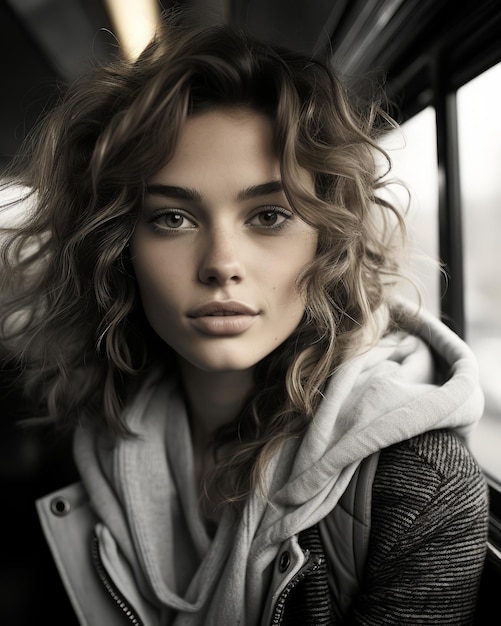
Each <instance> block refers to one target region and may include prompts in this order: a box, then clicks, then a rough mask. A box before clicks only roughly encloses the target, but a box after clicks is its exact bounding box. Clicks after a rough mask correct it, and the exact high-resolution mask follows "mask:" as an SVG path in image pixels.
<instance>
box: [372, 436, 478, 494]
mask: <svg viewBox="0 0 501 626" xmlns="http://www.w3.org/2000/svg"><path fill="white" fill-rule="evenodd" d="M423 475H426V476H427V477H428V478H431V476H435V479H436V480H437V481H440V482H443V481H446V480H448V479H449V478H464V479H467V478H468V477H470V478H472V479H477V480H478V479H480V481H481V482H482V481H483V473H482V470H481V468H480V466H479V465H478V463H477V461H476V459H475V457H474V456H473V454H472V453H471V452H470V450H469V449H468V446H467V444H466V442H465V441H464V439H462V438H461V437H460V436H459V435H458V434H457V433H455V432H454V431H451V430H446V429H442V430H431V431H427V432H425V433H422V434H421V435H418V436H416V437H412V438H411V439H406V440H405V441H401V442H399V443H396V444H394V445H392V446H390V447H388V448H385V449H383V450H381V453H380V459H379V464H378V471H377V473H376V478H377V479H379V480H381V479H385V480H390V481H392V482H395V483H398V482H400V481H403V482H408V481H409V480H410V481H413V480H417V481H419V480H420V479H421V478H422V476H423Z"/></svg>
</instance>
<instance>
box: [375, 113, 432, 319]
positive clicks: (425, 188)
mask: <svg viewBox="0 0 501 626" xmlns="http://www.w3.org/2000/svg"><path fill="white" fill-rule="evenodd" d="M436 144H437V140H436V125H435V111H434V109H433V108H432V107H428V108H426V109H424V110H423V111H421V113H418V114H417V115H415V116H414V117H412V118H411V119H410V120H408V121H407V122H405V123H404V124H402V125H401V127H400V129H399V130H396V131H392V132H390V133H389V134H388V135H387V136H386V137H385V138H384V139H383V141H382V142H381V145H382V147H384V148H385V150H386V151H387V152H388V154H389V156H390V158H391V161H392V172H391V175H390V176H391V177H392V178H397V179H398V180H401V181H402V182H403V183H404V184H405V185H406V187H407V189H408V190H409V193H410V205H409V211H408V213H407V226H408V233H409V240H410V243H411V258H410V266H409V270H410V275H411V277H412V278H413V280H414V282H415V283H416V285H417V287H418V288H419V291H420V293H421V296H422V302H423V305H424V306H425V307H426V308H427V309H428V310H430V311H431V312H432V313H434V314H436V315H440V293H439V292H440V274H439V269H438V264H437V259H438V256H439V253H438V250H439V244H438V226H439V221H438V192H437V190H438V170H437V148H436ZM392 191H393V193H395V195H396V197H397V200H398V204H399V206H400V207H406V206H407V205H408V204H409V195H408V194H407V193H406V192H405V191H404V190H403V189H402V188H400V189H399V187H398V186H396V187H395V188H394V189H392ZM402 292H403V295H405V296H407V297H410V298H412V299H413V300H415V290H414V289H413V288H412V287H411V286H410V285H406V284H405V283H404V284H403V285H402Z"/></svg>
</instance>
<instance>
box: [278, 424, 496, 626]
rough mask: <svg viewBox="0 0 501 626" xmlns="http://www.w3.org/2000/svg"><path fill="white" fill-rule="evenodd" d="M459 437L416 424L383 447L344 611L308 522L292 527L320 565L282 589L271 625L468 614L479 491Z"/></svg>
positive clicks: (481, 510)
mask: <svg viewBox="0 0 501 626" xmlns="http://www.w3.org/2000/svg"><path fill="white" fill-rule="evenodd" d="M487 494H488V492H487V486H486V483H485V480H484V477H483V475H482V472H481V470H480V468H479V466H478V465H477V463H476V461H475V460H474V459H473V458H472V456H471V454H470V453H469V452H468V451H467V449H466V447H465V446H464V444H463V443H462V442H461V440H460V439H459V438H458V437H457V436H456V435H454V434H452V433H450V432H447V431H434V432H430V433H425V434H423V435H420V436H418V437H415V438H413V439H410V440H408V441H404V442H402V443H399V444H397V445H394V446H391V447H390V448H388V449H386V450H383V451H382V452H381V454H380V457H379V464H378V467H377V471H376V474H375V477H374V484H373V491H372V522H371V531H370V543H369V551H368V555H367V564H366V568H365V574H364V577H363V580H362V584H361V587H360V589H359V590H358V593H357V594H356V596H355V597H354V599H353V601H352V603H351V606H350V608H349V610H348V613H347V614H346V615H344V616H340V615H338V611H337V610H336V607H335V606H334V603H333V602H332V597H331V593H330V591H329V576H328V568H329V563H328V562H327V559H326V557H325V552H324V549H323V546H322V542H321V539H320V534H319V531H318V528H317V526H314V527H312V528H310V529H308V530H306V531H304V532H303V533H301V534H300V536H299V541H300V545H301V547H302V548H303V550H306V549H307V550H310V553H311V555H312V556H313V557H315V558H317V559H318V562H319V563H320V566H319V567H318V568H316V569H315V570H314V571H312V572H310V573H309V574H308V575H307V576H305V577H304V578H303V579H302V580H300V581H299V582H298V583H297V584H296V585H295V586H294V587H292V589H290V590H288V595H287V598H285V599H284V598H282V601H283V604H282V606H283V609H282V610H281V611H280V614H278V613H277V614H276V615H275V619H274V621H273V622H272V623H273V624H281V625H283V626H292V625H294V626H322V625H327V624H329V625H337V624H343V625H346V626H354V625H359V626H376V625H377V626H383V625H384V626H386V625H390V624H391V625H395V626H397V625H398V626H406V625H408V624H411V625H418V624H427V625H430V626H431V625H433V626H438V625H440V624H443V625H445V624H447V626H452V625H459V624H461V625H466V624H473V623H474V613H475V604H476V598H477V593H478V587H479V583H480V576H481V572H482V567H483V563H484V558H485V552H486V538H487V523H488V496H487Z"/></svg>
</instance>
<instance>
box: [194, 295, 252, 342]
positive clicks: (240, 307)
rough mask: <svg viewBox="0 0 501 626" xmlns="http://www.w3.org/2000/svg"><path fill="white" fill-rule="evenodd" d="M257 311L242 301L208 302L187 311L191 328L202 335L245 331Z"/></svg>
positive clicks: (235, 333)
mask: <svg viewBox="0 0 501 626" xmlns="http://www.w3.org/2000/svg"><path fill="white" fill-rule="evenodd" d="M258 316H259V311H256V309H254V308H252V307H250V306H247V305H246V304H243V303H242V302H235V301H226V302H208V303H206V304H203V305H202V306H200V307H197V308H196V309H193V310H192V311H190V312H189V313H188V318H189V319H190V320H191V324H192V326H193V328H195V329H196V330H197V331H198V332H200V333H202V334H203V335H210V336H217V337H230V336H234V335H240V334H241V333H244V332H245V331H247V330H248V329H249V328H250V327H251V326H252V325H253V324H254V322H255V321H256V319H257V318H258Z"/></svg>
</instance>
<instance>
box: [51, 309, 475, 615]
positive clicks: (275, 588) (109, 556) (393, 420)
mask: <svg viewBox="0 0 501 626" xmlns="http://www.w3.org/2000/svg"><path fill="white" fill-rule="evenodd" d="M399 308H400V312H399V318H401V319H405V317H406V313H405V310H406V305H404V304H400V305H399ZM408 319H409V323H408V327H407V328H405V327H404V328H403V329H402V330H400V331H398V332H393V333H389V334H387V335H386V336H385V337H383V338H382V339H381V340H380V342H379V343H378V344H377V345H376V346H375V347H373V348H371V349H370V350H368V351H366V352H365V353H362V354H360V355H359V356H357V357H355V358H353V359H351V360H349V361H346V362H345V363H344V364H343V365H342V366H340V367H339V368H338V369H337V370H336V372H335V373H334V374H333V375H332V377H331V378H330V379H329V382H328V384H327V387H326V389H325V392H324V398H323V400H322V402H321V403H320V406H319V408H318V410H317V413H316V415H315V417H314V419H313V420H312V422H311V424H310V426H309V427H308V429H307V431H306V432H305V434H304V436H303V437H301V438H299V439H298V438H291V439H289V440H287V441H286V442H285V443H284V444H283V445H282V447H281V448H280V449H279V450H278V451H277V453H276V454H275V455H274V457H273V458H272V459H271V461H270V462H269V464H268V466H267V468H266V473H265V477H264V494H262V493H260V492H256V493H254V494H252V495H251V496H250V497H249V499H248V501H247V502H246V504H245V507H244V509H243V512H242V515H241V517H240V518H239V519H238V521H236V522H235V520H234V519H233V516H232V514H231V511H229V510H227V511H226V510H225V511H224V512H223V515H222V518H221V520H220V522H219V524H218V526H217V529H216V531H215V534H214V535H213V536H212V535H210V534H209V533H208V531H207V528H206V526H205V525H204V523H203V521H202V519H201V516H200V513H199V506H198V486H197V480H196V472H195V460H194V454H193V449H192V443H191V436H190V425H189V419H188V415H187V411H186V407H185V404H184V401H183V394H182V393H181V390H180V389H179V387H178V384H177V382H176V381H173V380H168V379H166V378H165V377H164V376H162V375H159V373H158V372H154V373H152V375H151V376H150V377H149V379H148V380H146V381H145V383H144V385H143V387H142V389H141V391H140V392H139V393H138V394H137V396H136V397H135V399H134V401H133V402H132V403H131V404H130V405H129V406H128V407H127V409H126V412H125V416H124V417H125V421H126V423H127V426H128V427H129V428H130V430H131V431H132V432H134V433H136V434H137V437H135V438H127V439H120V440H118V441H116V442H115V443H114V444H110V443H109V441H107V440H105V439H103V438H102V437H100V436H99V435H98V434H97V432H95V431H94V430H93V428H92V427H91V425H90V424H85V423H84V424H82V425H81V427H79V428H78V430H77V431H76V433H75V446H74V450H75V460H76V463H77V466H78V469H79V472H80V475H81V478H82V483H81V484H80V485H79V486H78V487H77V489H78V493H79V497H80V499H81V500H80V501H81V502H85V503H86V504H85V507H84V508H85V511H87V512H86V513H85V514H84V513H82V515H85V516H86V517H85V524H84V525H85V531H83V530H82V532H81V533H80V534H78V536H79V537H81V545H82V546H83V545H84V544H87V549H88V551H89V552H90V550H91V548H90V543H91V536H89V535H92V536H93V537H94V539H93V540H92V541H93V544H92V545H93V550H94V557H93V560H94V562H95V563H97V564H98V569H99V568H101V574H102V575H101V578H102V579H103V581H104V586H106V584H105V583H106V580H107V581H108V582H109V588H110V589H111V590H112V594H111V595H113V593H115V595H116V596H117V597H118V603H120V601H122V600H121V599H123V598H124V599H126V600H127V603H128V604H127V608H126V610H125V613H126V612H127V610H129V608H128V607H133V609H134V615H135V616H138V619H139V620H140V622H142V623H144V624H147V625H151V626H157V625H160V624H173V625H174V626H182V625H183V626H184V625H186V626H201V625H204V626H211V625H216V624H217V625H228V626H229V625H232V626H233V625H236V624H242V625H246V626H258V625H259V624H262V623H269V621H268V620H269V619H274V618H273V617H272V616H273V615H275V616H277V615H278V613H277V611H276V604H277V602H278V600H279V598H280V597H281V591H283V589H284V588H285V587H286V585H287V581H290V580H292V579H293V578H294V577H295V576H296V578H297V574H298V573H300V572H301V571H302V568H305V566H306V565H307V562H308V560H309V559H310V557H311V551H308V550H306V551H305V549H304V546H302V545H301V541H300V538H301V537H304V536H305V535H304V533H305V532H307V531H308V530H309V529H312V528H314V527H317V525H320V526H318V528H320V530H321V532H320V535H319V536H320V537H322V536H323V540H322V543H323V544H325V543H326V542H327V539H326V534H325V533H326V530H325V521H324V520H325V519H326V518H327V517H328V516H329V515H330V514H331V512H332V511H333V510H334V509H335V508H336V506H337V505H338V503H339V501H340V498H342V497H343V494H345V493H346V490H347V488H348V486H349V485H350V484H351V485H353V478H354V476H355V473H356V472H357V470H358V469H359V468H360V466H361V463H362V462H363V461H364V459H367V458H370V457H371V456H372V455H374V454H377V453H378V452H379V451H381V450H388V449H392V447H394V446H398V445H399V444H402V443H403V442H407V441H409V440H411V439H412V438H415V437H417V436H420V435H421V434H423V433H427V432H429V431H439V430H440V431H442V430H444V429H445V430H446V431H454V433H455V435H454V436H455V437H459V438H460V439H462V440H464V441H467V436H468V432H469V431H470V430H471V429H472V428H473V427H474V426H475V424H476V422H477V421H478V420H479V419H480V417H481V414H482V410H483V396H482V392H481V390H480V386H479V383H478V374H477V366H476V362H475V359H474V357H473V355H472V353H471V351H470V350H469V348H468V347H467V346H466V344H465V343H464V342H463V341H462V340H461V339H460V338H459V337H458V336H457V335H455V334H454V333H453V332H452V331H451V330H450V329H448V328H447V327H446V326H445V325H443V324H442V323H441V322H439V321H438V320H437V319H435V318H434V317H432V316H430V315H428V314H426V313H421V314H420V316H419V318H418V320H417V321H416V320H415V319H413V321H412V323H411V321H410V320H411V317H410V315H408ZM437 452H439V450H438V451H437ZM422 480H424V481H426V477H425V476H423V477H422ZM404 483H405V480H404ZM465 487H467V485H466V484H465ZM70 493H72V494H73V493H74V492H68V495H69V494H70ZM53 495H54V494H53ZM60 495H61V496H62V497H64V494H60ZM87 499H88V501H89V504H88V505H87ZM44 502H45V509H44V504H43V503H42V502H40V503H39V511H40V513H41V518H42V523H43V525H44V528H45V530H46V534H47V536H48V540H49V544H50V545H51V547H52V549H53V553H54V555H55V558H56V562H58V564H59V565H60V569H61V571H62V575H63V580H64V578H65V571H64V566H63V565H62V563H63V561H64V557H63V556H62V554H63V552H64V550H67V549H68V546H64V547H63V548H61V547H60V546H59V545H58V540H57V534H58V533H57V530H56V531H55V530H53V528H51V523H52V522H51V521H50V520H49V519H48V515H47V514H46V511H47V510H49V509H50V503H49V500H45V501H44ZM47 507H49V509H48V508H47ZM61 509H64V504H63V505H61ZM88 510H90V511H92V514H91V516H90V517H89V514H88ZM44 511H45V512H44ZM82 511H83V509H82ZM59 517H60V518H62V517H63V516H62V515H61V516H59ZM68 517H69V516H68ZM57 521H58V522H61V524H62V523H63V522H62V519H58V520H57ZM482 524H483V525H484V526H485V524H484V522H482ZM322 527H323V530H322ZM334 534H335V535H336V533H334ZM83 535H87V536H83ZM331 539H332V535H331ZM335 541H336V542H338V543H341V544H342V542H343V536H342V533H337V536H335ZM324 547H325V545H324ZM338 548H339V546H338ZM338 548H335V549H334V552H336V550H337V551H338V552H342V550H343V547H342V546H341V549H338ZM78 549H79V550H81V551H82V554H83V551H84V550H85V548H83V547H79V548H78ZM344 549H346V546H345V548H344ZM326 550H327V554H332V547H331V548H329V547H327V548H326ZM348 550H349V547H348ZM285 553H286V554H287V557H283V558H282V555H283V554H285ZM324 555H325V550H324ZM82 558H84V557H82ZM85 558H87V557H85ZM322 558H323V557H322ZM327 560H329V559H327ZM310 563H311V561H310ZM277 568H278V570H280V569H281V568H283V569H284V572H281V573H282V574H284V576H282V577H281V578H280V577H279V579H278V580H277V577H276V573H277ZM335 568H336V564H335V563H332V562H330V563H328V564H327V569H328V570H329V571H328V572H327V573H326V575H327V578H328V579H329V585H330V589H331V591H332V589H333V581H335V579H336V572H335V571H333V570H335ZM285 574H286V575H285ZM96 578H97V576H96ZM65 582H66V586H67V588H68V590H69V593H70V597H71V598H72V600H73V604H74V605H75V607H76V609H77V613H79V612H80V613H79V615H80V619H81V621H82V623H89V624H91V623H93V622H92V619H93V618H89V617H85V615H84V613H85V608H82V606H83V605H82V603H81V602H79V598H78V594H79V592H78V589H75V588H74V587H75V585H74V584H73V583H72V582H71V581H70V580H69V577H68V576H66V580H65ZM94 582H95V581H93V583H92V584H94ZM282 597H283V594H282ZM349 605H350V603H349V602H347V603H346V606H347V607H349ZM106 610H108V609H106ZM109 610H110V611H111V612H112V609H109ZM343 610H344V609H343ZM280 614H281V615H282V616H283V615H285V613H284V611H281V613H280ZM107 619H111V618H107ZM89 620H90V621H89ZM95 623H99V622H95ZM102 623H107V624H112V623H115V622H110V621H105V622H102ZM116 623H120V622H118V621H117V622H116ZM277 623H278V622H277ZM361 623H363V622H361ZM367 623H370V622H367ZM416 623H417V622H416Z"/></svg>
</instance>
